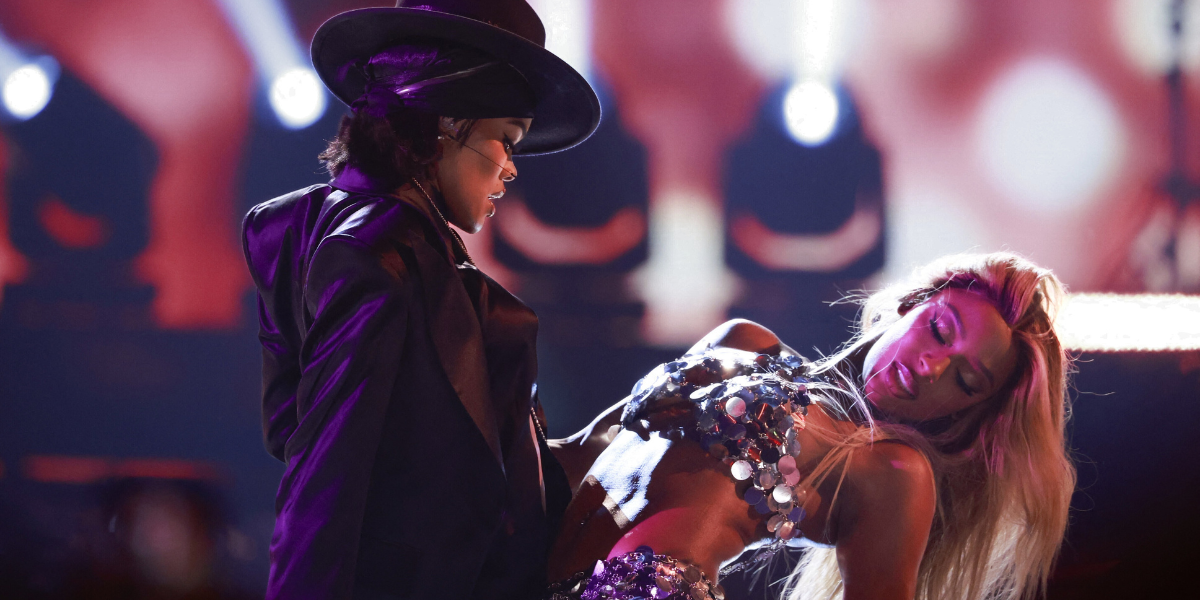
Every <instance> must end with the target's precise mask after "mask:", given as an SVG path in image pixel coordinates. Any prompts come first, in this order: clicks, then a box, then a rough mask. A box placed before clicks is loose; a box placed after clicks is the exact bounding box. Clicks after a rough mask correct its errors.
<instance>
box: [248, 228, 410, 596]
mask: <svg viewBox="0 0 1200 600" xmlns="http://www.w3.org/2000/svg"><path fill="white" fill-rule="evenodd" d="M412 297H413V293H412V281H411V279H410V275H409V271H408V269H407V268H406V266H405V264H404V262H403V260H401V258H400V256H399V254H398V253H397V252H396V251H395V250H388V251H384V252H377V251H376V250H375V249H373V248H371V247H370V246H368V245H366V244H364V243H363V242H361V241H359V240H357V239H355V238H352V237H348V236H345V235H335V236H331V237H327V238H325V239H324V240H323V241H322V242H321V244H320V246H319V247H318V248H317V250H316V251H315V252H314V254H313V258H312V260H311V262H310V266H309V271H308V275H307V280H306V282H305V286H304V301H305V307H306V312H307V313H308V314H309V315H311V317H310V319H311V320H310V321H309V322H310V325H309V326H308V329H307V333H306V336H305V339H304V341H303V343H302V345H301V348H300V357H299V358H300V360H299V364H300V369H301V373H300V381H299V385H298V387H297V393H296V405H297V408H298V413H299V415H300V421H299V424H298V425H297V429H296V432H295V433H294V434H293V435H292V436H291V438H290V439H289V440H288V442H287V446H286V450H285V453H286V458H287V470H286V471H285V473H284V476H283V481H282V482H281V484H280V489H279V494H278V498H277V505H276V510H277V513H278V516H277V519H278V521H277V524H276V528H275V537H274V539H273V540H272V544H271V573H270V579H269V582H268V591H267V598H280V599H283V598H287V599H289V600H290V599H292V598H348V597H350V595H351V592H352V590H353V585H354V571H355V562H356V559H357V551H358V544H359V537H360V534H361V527H362V520H363V514H364V510H365V506H366V499H367V492H368V485H369V482H370V476H371V470H372V467H373V463H374V459H375V454H376V451H377V449H378V446H379V443H380V436H381V434H382V433H381V432H382V426H383V422H384V416H385V413H386V410H387V407H388V404H389V402H391V401H392V396H393V392H394V390H395V389H396V383H397V381H396V378H397V372H398V364H399V361H400V360H401V354H402V351H403V347H404V337H405V334H406V324H407V319H408V309H409V303H410V301H411V299H412Z"/></svg>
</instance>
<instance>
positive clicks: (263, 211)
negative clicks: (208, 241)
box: [242, 184, 333, 237]
mask: <svg viewBox="0 0 1200 600" xmlns="http://www.w3.org/2000/svg"><path fill="white" fill-rule="evenodd" d="M332 191H333V188H331V187H329V185H328V184H317V185H310V186H308V187H306V188H301V189H298V190H296V191H294V192H290V193H287V194H284V195H282V196H278V197H275V198H272V199H270V200H267V201H266V202H261V203H259V204H256V205H254V207H253V208H251V209H250V211H249V212H247V213H246V217H245V218H244V219H243V220H242V233H243V235H245V236H247V237H250V236H253V235H255V234H256V233H259V232H262V231H263V230H265V229H269V228H272V227H279V226H287V225H291V224H293V223H294V222H295V220H296V218H297V217H303V215H304V213H311V212H317V211H319V210H320V209H321V206H322V205H323V203H324V201H325V199H326V198H327V197H328V196H329V193H330V192H332Z"/></svg>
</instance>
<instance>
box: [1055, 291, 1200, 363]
mask: <svg viewBox="0 0 1200 600" xmlns="http://www.w3.org/2000/svg"><path fill="white" fill-rule="evenodd" d="M1055 326H1056V328H1057V329H1058V334H1059V338H1060V339H1061V340H1062V341H1063V345H1065V346H1066V347H1067V348H1069V349H1071V350H1078V351H1092V352H1163V351H1178V350H1197V349H1200V296H1184V295H1178V294H1129V295H1121V294H1073V295H1072V296H1071V297H1070V298H1069V299H1068V300H1067V304H1066V306H1064V307H1063V310H1062V314H1060V315H1059V317H1058V321H1057V322H1056V324H1055Z"/></svg>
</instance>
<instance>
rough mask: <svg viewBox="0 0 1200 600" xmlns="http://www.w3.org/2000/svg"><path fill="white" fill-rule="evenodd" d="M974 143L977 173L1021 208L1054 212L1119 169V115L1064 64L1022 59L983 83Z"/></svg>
mask: <svg viewBox="0 0 1200 600" xmlns="http://www.w3.org/2000/svg"><path fill="white" fill-rule="evenodd" d="M978 115H979V116H978V122H977V126H976V131H975V143H976V149H977V151H978V153H979V156H980V157H981V158H982V160H983V166H984V172H985V173H986V174H987V175H988V176H989V178H990V179H991V181H992V183H993V184H994V185H995V186H996V187H997V188H998V189H999V190H1001V191H1002V192H1003V193H1004V194H1005V195H1006V196H1007V197H1008V199H1009V200H1011V201H1012V202H1014V203H1015V204H1017V205H1018V206H1020V207H1021V208H1024V209H1029V210H1034V211H1057V210H1065V209H1073V208H1079V207H1081V206H1084V205H1086V204H1087V203H1088V202H1090V201H1092V200H1094V199H1095V198H1096V197H1097V195H1098V194H1099V193H1101V192H1102V191H1103V188H1104V185H1105V184H1106V183H1108V182H1109V181H1110V180H1111V178H1112V177H1113V175H1114V174H1116V173H1117V172H1118V171H1119V168H1118V167H1119V165H1120V158H1121V153H1122V149H1123V146H1124V131H1123V128H1122V123H1121V119H1120V116H1119V115H1118V114H1117V111H1116V108H1115V107H1114V106H1113V104H1112V101H1111V100H1110V99H1109V97H1108V95H1107V94H1106V93H1105V92H1104V90H1102V89H1101V88H1099V87H1098V86H1097V85H1096V84H1095V83H1094V82H1093V81H1092V79H1091V78H1090V77H1088V75H1087V74H1086V73H1084V72H1083V71H1081V70H1080V69H1079V68H1077V67H1076V66H1074V65H1072V64H1071V63H1068V62H1065V61H1062V60H1058V59H1053V58H1030V59H1026V60H1024V61H1021V62H1020V63H1018V64H1017V65H1016V66H1015V67H1013V68H1011V69H1010V70H1009V71H1008V72H1007V73H1005V74H1003V75H1001V76H1000V77H998V78H997V80H996V81H995V82H994V83H993V84H992V85H991V87H990V89H989V90H988V91H987V93H986V95H985V96H984V99H983V101H982V103H981V105H980V109H979V113H978Z"/></svg>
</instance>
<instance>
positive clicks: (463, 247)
mask: <svg viewBox="0 0 1200 600" xmlns="http://www.w3.org/2000/svg"><path fill="white" fill-rule="evenodd" d="M411 181H412V182H413V185H415V186H417V189H418V190H421V195H423V196H425V199H426V200H428V201H429V206H430V208H432V209H433V214H435V215H437V216H438V218H439V219H441V220H442V223H443V224H445V225H446V229H447V230H449V231H450V235H452V236H454V241H456V242H458V249H459V250H462V253H463V256H466V257H467V262H468V263H470V264H471V265H472V266H474V264H475V261H474V260H471V253H470V252H467V245H466V244H465V243H464V242H463V240H462V238H461V237H459V235H458V232H457V231H455V230H454V228H453V227H451V226H450V221H447V220H446V217H445V216H443V215H442V211H440V210H438V207H437V203H435V202H434V201H433V197H432V196H430V195H429V192H427V191H425V187H424V186H422V185H421V183H420V182H419V181H417V180H416V179H415V178H414V179H412V180H411Z"/></svg>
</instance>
